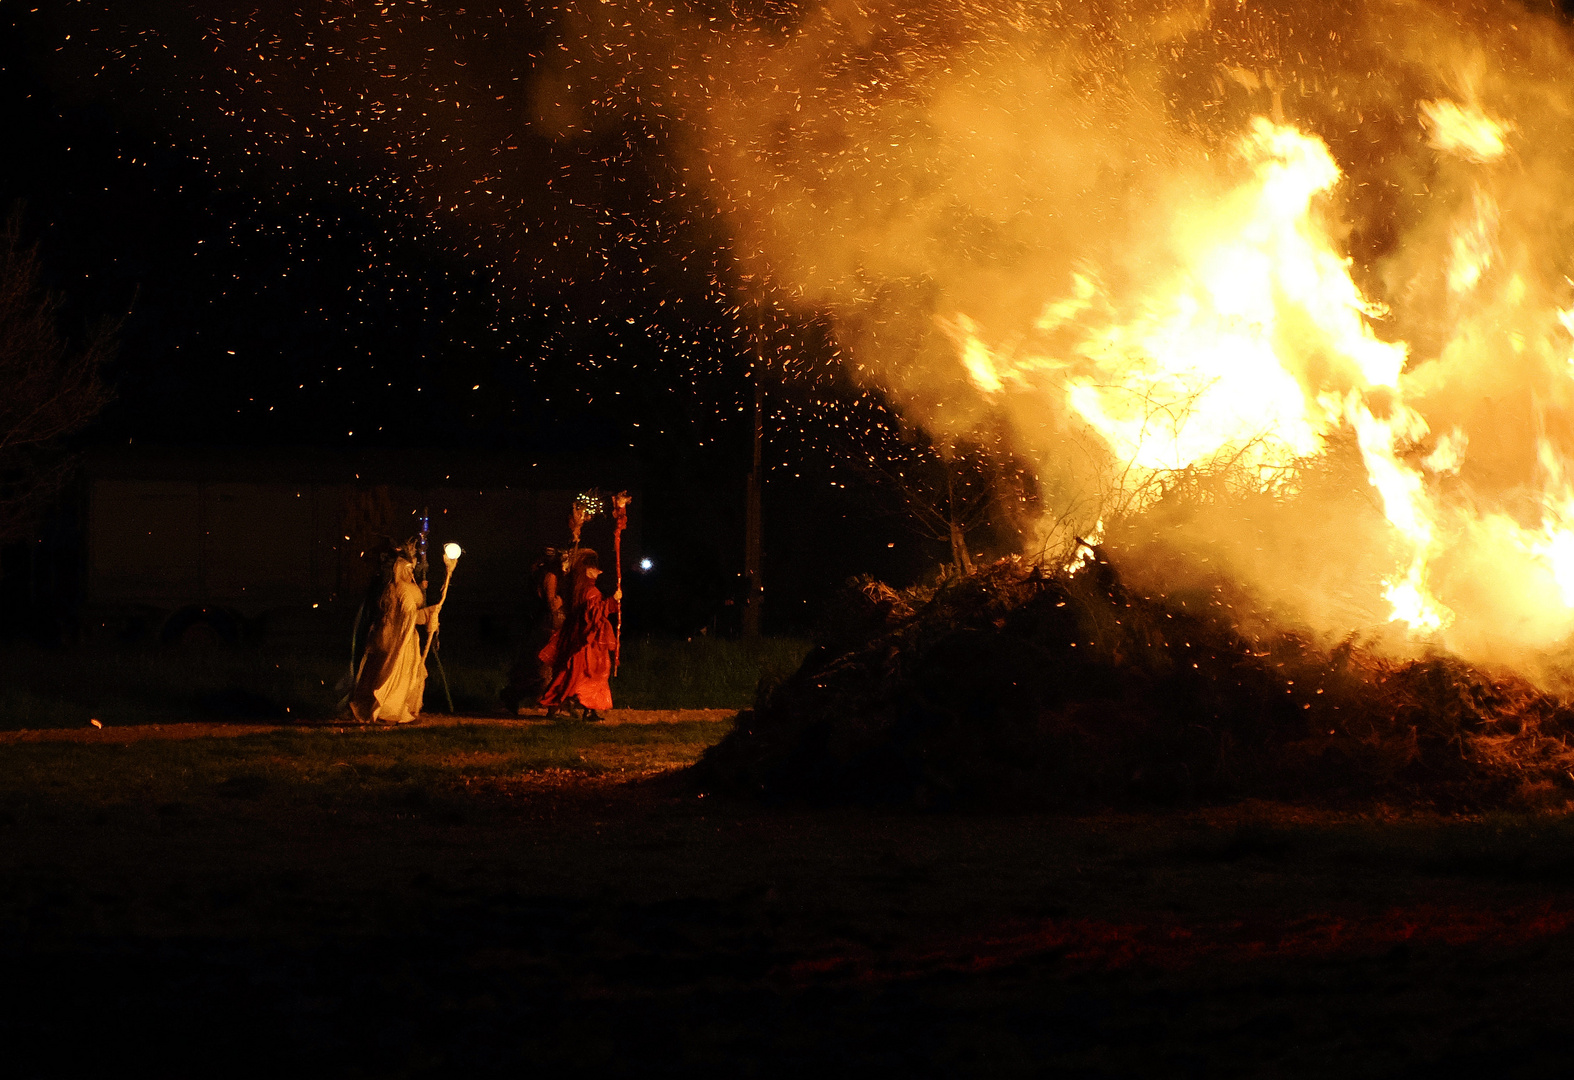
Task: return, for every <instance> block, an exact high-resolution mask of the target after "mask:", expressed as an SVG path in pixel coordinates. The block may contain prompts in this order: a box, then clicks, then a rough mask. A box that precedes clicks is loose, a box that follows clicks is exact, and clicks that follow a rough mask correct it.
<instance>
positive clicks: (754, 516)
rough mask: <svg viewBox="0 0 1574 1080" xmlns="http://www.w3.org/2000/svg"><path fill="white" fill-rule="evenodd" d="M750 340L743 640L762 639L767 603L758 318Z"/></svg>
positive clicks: (760, 335)
mask: <svg viewBox="0 0 1574 1080" xmlns="http://www.w3.org/2000/svg"><path fill="white" fill-rule="evenodd" d="M749 338H750V346H751V350H752V352H753V355H752V356H751V357H750V363H749V382H750V384H751V385H752V386H753V388H754V433H753V459H752V461H751V464H750V466H749V480H748V485H747V490H746V491H745V494H744V510H743V519H744V520H743V577H744V587H745V588H746V589H747V592H746V593H745V595H744V600H743V636H744V637H746V638H753V637H759V636H760V609H761V608H762V607H763V606H764V601H765V584H764V582H763V581H762V580H761V578H760V548H761V540H760V488H761V487H762V486H763V485H764V483H765V476H764V474H763V473H761V472H760V437H761V435H762V433H763V431H764V427H765V411H764V408H763V407H762V401H761V398H760V368H761V367H762V366H763V364H764V354H763V352H762V342H761V338H762V331H761V327H760V320H759V317H758V315H757V316H756V318H755V320H754V326H753V327H752V328H751V331H750V334H749Z"/></svg>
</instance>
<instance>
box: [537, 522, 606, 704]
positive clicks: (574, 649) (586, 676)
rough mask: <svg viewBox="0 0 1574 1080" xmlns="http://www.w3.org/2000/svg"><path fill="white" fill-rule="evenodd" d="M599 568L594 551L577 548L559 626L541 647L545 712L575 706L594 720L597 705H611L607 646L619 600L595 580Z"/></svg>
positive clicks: (570, 569) (599, 574) (599, 572)
mask: <svg viewBox="0 0 1574 1080" xmlns="http://www.w3.org/2000/svg"><path fill="white" fill-rule="evenodd" d="M600 576H601V568H600V565H599V564H598V562H597V560H596V553H595V552H594V551H591V550H590V549H589V548H581V549H580V550H579V552H578V553H577V554H576V555H575V557H574V562H573V564H572V566H571V567H570V568H569V574H568V587H567V592H568V597H569V601H568V613H567V618H566V619H565V620H564V623H563V627H562V629H560V630H559V631H558V632H557V633H556V634H554V635H553V636H552V640H551V641H549V642H548V643H547V645H546V648H544V649H542V650H541V654H540V656H541V662H542V663H544V664H548V665H550V666H551V668H552V681H551V682H550V683H548V684H547V688H546V690H545V692H544V693H542V695H541V704H542V705H544V706H546V710H547V715H548V716H556V715H557V714H558V713H559V712H568V713H570V714H572V713H574V712H575V711H578V712H580V713H582V714H583V716H584V718H585V719H587V720H599V719H601V717H600V716H599V715H598V710H600V709H610V708H612V686H611V684H610V683H609V682H608V681H607V680H608V678H609V677H610V676H611V674H612V650H613V649H614V648H615V647H616V645H617V633H616V631H615V630H613V628H612V618H611V617H612V616H613V615H615V614H616V613H617V611H618V606H619V604H620V603H621V601H622V600H623V590H622V589H618V590H617V591H615V592H614V593H613V594H612V596H611V598H610V599H609V598H608V597H607V596H605V595H604V594H603V593H602V591H601V590H600V589H599V588H598V587H597V586H596V578H598V577H600Z"/></svg>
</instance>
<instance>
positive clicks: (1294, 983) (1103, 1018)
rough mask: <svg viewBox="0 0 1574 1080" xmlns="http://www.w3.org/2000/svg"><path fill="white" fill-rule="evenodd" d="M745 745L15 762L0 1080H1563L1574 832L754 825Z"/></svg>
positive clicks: (1439, 827)
mask: <svg viewBox="0 0 1574 1080" xmlns="http://www.w3.org/2000/svg"><path fill="white" fill-rule="evenodd" d="M713 715H714V714H713ZM727 726H728V725H727V723H726V721H725V720H724V719H703V720H701V719H695V720H687V721H684V722H675V723H621V724H611V725H547V724H531V723H523V722H518V721H495V720H494V721H487V722H474V723H464V722H459V723H450V724H445V725H436V724H434V725H431V726H427V727H422V728H417V729H413V730H368V729H357V728H349V729H335V728H317V729H298V728H287V729H273V730H268V729H262V730H250V733H247V734H240V735H235V734H229V733H226V729H224V728H223V727H222V726H201V725H190V724H188V725H175V726H173V727H166V726H161V727H160V728H159V729H158V730H157V731H154V730H144V731H136V730H129V729H128V730H117V729H115V728H111V729H109V730H107V731H104V732H86V731H81V730H76V731H64V732H58V733H54V734H47V733H46V734H44V735H27V736H18V735H8V736H4V737H0V964H3V965H4V970H5V971H6V973H7V977H6V979H5V980H0V1039H3V1040H4V1045H5V1046H6V1054H7V1061H8V1065H9V1068H8V1071H9V1072H10V1073H11V1074H12V1075H19V1076H55V1075H79V1074H81V1073H83V1072H84V1071H90V1070H92V1071H103V1070H113V1071H115V1072H117V1073H123V1072H127V1071H130V1072H133V1073H137V1072H144V1071H151V1070H154V1069H157V1070H158V1071H159V1072H160V1073H161V1074H174V1075H179V1074H183V1073H187V1072H195V1071H203V1072H207V1071H211V1070H212V1069H213V1068H215V1067H216V1065H215V1063H228V1064H226V1065H224V1066H223V1067H226V1068H241V1070H242V1071H253V1072H258V1071H260V1072H265V1073H269V1074H274V1075H277V1074H283V1073H287V1072H288V1073H298V1072H310V1073H313V1074H315V1073H322V1072H329V1073H332V1074H334V1075H339V1076H345V1077H358V1076H380V1077H390V1076H392V1077H401V1076H451V1075H456V1074H465V1075H469V1074H488V1075H489V1074H492V1073H499V1072H508V1073H510V1074H511V1075H517V1074H518V1073H519V1072H520V1071H521V1070H530V1071H538V1070H552V1071H556V1072H561V1073H569V1074H582V1073H586V1072H593V1071H594V1072H601V1073H610V1074H612V1075H628V1074H635V1073H637V1074H641V1075H644V1074H652V1073H656V1074H660V1073H674V1072H690V1073H699V1072H724V1073H725V1074H727V1075H760V1076H775V1075H781V1076H788V1075H794V1076H796V1075H801V1074H802V1072H803V1071H805V1070H818V1071H831V1072H836V1073H841V1072H845V1071H849V1070H854V1069H856V1070H864V1071H889V1070H892V1069H900V1070H902V1071H904V1072H909V1073H917V1074H922V1075H989V1076H999V1075H1044V1074H1046V1073H1049V1074H1066V1075H1077V1076H1163V1077H1172V1076H1220V1075H1282V1076H1307V1077H1313V1076H1327V1075H1329V1074H1331V1073H1349V1074H1351V1075H1354V1076H1375V1075H1396V1074H1399V1075H1411V1074H1420V1073H1423V1072H1438V1071H1443V1070H1445V1069H1446V1070H1448V1071H1454V1072H1457V1071H1459V1070H1460V1069H1462V1068H1465V1069H1474V1070H1477V1071H1479V1072H1480V1073H1482V1074H1483V1075H1492V1076H1518V1075H1555V1074H1557V1073H1558V1072H1559V1071H1560V1070H1561V1069H1562V1068H1563V1067H1564V1065H1565V1064H1566V1057H1567V1054H1566V1046H1567V1040H1568V1037H1569V1036H1570V1035H1571V1034H1574V1021H1571V1020H1570V1019H1569V1017H1568V1013H1567V1008H1566V994H1567V991H1568V988H1569V983H1570V976H1569V974H1568V973H1569V971H1570V970H1574V934H1571V930H1574V824H1571V821H1570V819H1569V818H1567V817H1565V816H1561V815H1545V816H1538V817H1515V816H1500V817H1481V818H1446V817H1437V816H1428V815H1416V814H1398V813H1394V812H1387V811H1383V810H1380V809H1379V810H1374V811H1372V812H1369V813H1364V814H1343V815H1340V814H1331V813H1327V812H1314V811H1308V810H1303V809H1298V808H1294V807H1285V806H1277V805H1266V804H1252V805H1245V806H1237V807H1227V808H1217V809H1212V810H1205V809H1197V810H1189V811H1177V812H1170V813H1162V814H1160V813H1155V814H1139V813H1131V814H1114V813H1108V814H1100V815H1094V816H1073V815H1060V816H1056V815H983V814H979V815H940V814H914V813H892V812H878V811H872V810H865V809H859V808H856V807H807V806H798V807H791V806H787V807H783V806H776V807H772V806H762V805H759V804H754V803H747V802H737V801H728V800H722V799H719V798H717V797H715V796H710V797H706V796H704V793H703V792H700V791H697V790H695V789H694V788H692V787H691V786H689V785H688V784H687V783H685V782H684V780H683V778H682V776H681V775H680V774H679V773H678V771H677V770H679V769H680V768H681V766H683V765H684V764H687V763H689V762H692V761H694V760H695V759H696V758H697V757H698V756H699V755H700V754H701V753H702V752H703V750H704V748H705V747H706V746H708V745H711V744H713V743H714V742H715V741H716V740H717V739H719V738H720V737H721V735H722V734H723V733H724V732H725V730H726V728H727Z"/></svg>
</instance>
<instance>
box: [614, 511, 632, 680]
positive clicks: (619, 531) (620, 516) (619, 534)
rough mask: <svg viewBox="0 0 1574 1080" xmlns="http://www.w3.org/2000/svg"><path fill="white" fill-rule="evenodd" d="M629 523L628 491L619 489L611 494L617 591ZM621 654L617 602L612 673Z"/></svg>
mask: <svg viewBox="0 0 1574 1080" xmlns="http://www.w3.org/2000/svg"><path fill="white" fill-rule="evenodd" d="M628 525H629V493H628V492H626V491H620V492H618V493H617V494H616V495H614V496H612V526H613V528H612V560H613V563H612V564H613V566H614V567H616V570H617V574H616V576H615V577H614V578H613V580H614V581H615V582H617V588H618V591H619V592H621V591H622V590H623V530H624V529H626V528H628ZM622 656H623V605H622V602H621V601H620V602H619V604H618V624H617V627H616V636H614V637H613V639H612V674H614V675H616V674H617V673H618V661H619V660H620V659H622Z"/></svg>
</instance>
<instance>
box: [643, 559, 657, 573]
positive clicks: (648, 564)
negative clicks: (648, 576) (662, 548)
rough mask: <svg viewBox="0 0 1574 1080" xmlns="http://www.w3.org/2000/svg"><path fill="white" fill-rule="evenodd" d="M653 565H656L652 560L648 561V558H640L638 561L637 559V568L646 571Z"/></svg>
mask: <svg viewBox="0 0 1574 1080" xmlns="http://www.w3.org/2000/svg"><path fill="white" fill-rule="evenodd" d="M655 565H656V564H655V563H653V562H651V561H650V560H649V559H641V560H640V561H639V568H640V569H641V570H647V571H648V570H650V569H652V568H654V567H655Z"/></svg>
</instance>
